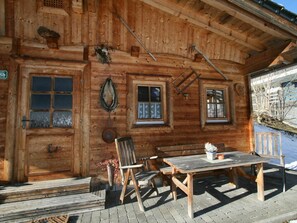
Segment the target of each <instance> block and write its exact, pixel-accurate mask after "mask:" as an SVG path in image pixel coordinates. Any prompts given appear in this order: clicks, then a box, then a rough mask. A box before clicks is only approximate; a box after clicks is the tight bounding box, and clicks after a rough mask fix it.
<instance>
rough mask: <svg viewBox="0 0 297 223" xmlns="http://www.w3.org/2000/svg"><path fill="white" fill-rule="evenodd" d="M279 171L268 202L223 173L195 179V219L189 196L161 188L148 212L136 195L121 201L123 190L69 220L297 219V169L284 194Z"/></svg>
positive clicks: (269, 182) (271, 179)
mask: <svg viewBox="0 0 297 223" xmlns="http://www.w3.org/2000/svg"><path fill="white" fill-rule="evenodd" d="M281 182H282V180H281V178H280V175H279V173H274V172H273V173H266V174H265V201H264V202H261V201H259V200H258V199H257V187H256V184H255V183H253V182H249V181H247V180H246V179H242V178H240V181H239V188H237V189H236V188H232V187H231V185H230V184H228V179H227V178H226V177H224V176H220V177H209V178H204V179H199V180H198V179H197V180H195V182H194V219H191V218H189V217H188V214H187V198H186V196H185V195H184V193H183V192H182V191H178V199H177V201H174V200H173V199H172V197H171V193H170V188H169V187H168V186H167V187H160V188H159V192H160V194H159V196H156V195H155V194H154V193H152V194H150V193H149V194H147V195H146V196H145V199H144V206H145V209H146V211H145V212H140V211H139V208H138V203H137V200H136V198H135V197H134V195H131V196H130V197H128V198H127V200H125V204H124V205H120V204H119V203H118V200H119V194H120V191H108V193H107V201H106V209H105V210H102V211H96V212H86V213H81V214H76V215H72V216H70V221H69V222H70V223H91V222H92V223H93V222H96V223H98V222H101V223H105V222H106V223H107V222H114V223H116V222H120V223H125V222H129V223H130V222H131V223H134V222H135V223H136V222H139V223H145V222H160V223H165V222H170V223H174V222H202V223H203V222H218V223H219V222H220V223H221V222H228V223H232V222H240V223H241V222H242V223H245V222H246V223H249V222H260V223H262V222H267V223H268V222H269V223H273V222H277V223H278V222H288V221H289V220H292V219H297V172H296V171H287V191H286V192H285V193H282V185H281Z"/></svg>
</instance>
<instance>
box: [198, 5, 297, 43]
mask: <svg viewBox="0 0 297 223" xmlns="http://www.w3.org/2000/svg"><path fill="white" fill-rule="evenodd" d="M201 1H202V2H204V3H206V4H208V5H210V6H212V7H215V8H217V9H219V10H223V11H225V12H226V13H228V14H229V15H230V16H233V17H235V18H237V19H239V20H241V21H243V22H245V23H249V24H250V25H252V26H253V27H255V28H257V29H260V30H262V31H263V32H266V33H268V34H270V35H273V36H275V37H277V38H281V39H284V40H286V39H288V38H296V36H294V35H292V34H291V33H288V32H287V31H284V30H283V29H281V28H279V27H277V26H275V25H271V24H270V23H267V22H266V21H263V20H262V19H260V18H259V17H256V16H254V15H253V14H252V13H251V12H247V11H245V10H243V9H241V8H239V7H237V6H235V5H233V4H231V3H229V2H228V1H217V0H201Z"/></svg>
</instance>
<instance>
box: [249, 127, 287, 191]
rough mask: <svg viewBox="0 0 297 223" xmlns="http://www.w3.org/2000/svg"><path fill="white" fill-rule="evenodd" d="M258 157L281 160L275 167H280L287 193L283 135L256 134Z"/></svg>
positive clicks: (273, 133)
mask: <svg viewBox="0 0 297 223" xmlns="http://www.w3.org/2000/svg"><path fill="white" fill-rule="evenodd" d="M254 153H255V154H256V155H259V156H261V157H267V158H271V159H276V160H279V164H274V163H272V164H273V165H275V166H277V167H280V169H281V173H282V180H283V192H285V191H286V170H285V155H283V152H282V145H281V134H280V133H278V132H257V133H255V151H254Z"/></svg>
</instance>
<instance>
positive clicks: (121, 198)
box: [120, 170, 130, 204]
mask: <svg viewBox="0 0 297 223" xmlns="http://www.w3.org/2000/svg"><path fill="white" fill-rule="evenodd" d="M129 176H130V171H129V170H128V171H127V172H126V174H125V180H124V185H123V188H122V192H121V196H120V201H121V203H122V204H123V203H124V199H125V194H126V190H127V186H128V182H129Z"/></svg>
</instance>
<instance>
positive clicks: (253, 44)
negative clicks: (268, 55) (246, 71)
mask: <svg viewBox="0 0 297 223" xmlns="http://www.w3.org/2000/svg"><path fill="white" fill-rule="evenodd" d="M141 1H142V2H144V3H146V4H148V5H150V6H153V7H155V8H157V9H159V10H162V11H163V12H166V13H169V14H171V15H173V16H176V17H179V18H181V19H184V20H186V21H188V22H190V23H192V24H194V25H196V26H199V27H201V28H203V29H206V30H208V31H211V32H213V33H215V34H217V35H219V36H222V37H224V38H226V39H229V40H231V41H233V42H236V43H238V44H240V45H242V46H244V47H247V48H249V49H253V50H256V51H259V52H261V51H263V50H265V49H266V47H265V46H264V45H263V44H262V43H260V42H259V41H257V40H255V39H251V38H249V37H247V36H246V35H244V34H242V33H239V32H236V31H235V30H233V29H231V28H228V27H226V26H224V25H222V24H219V23H218V22H214V21H211V20H210V19H207V20H205V18H204V19H202V17H201V16H199V15H193V14H190V13H189V12H188V11H187V12H183V7H182V8H181V7H180V6H179V5H177V4H172V3H168V1H166V0H141Z"/></svg>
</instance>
